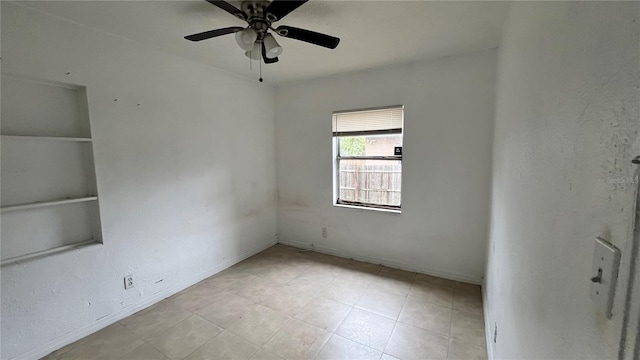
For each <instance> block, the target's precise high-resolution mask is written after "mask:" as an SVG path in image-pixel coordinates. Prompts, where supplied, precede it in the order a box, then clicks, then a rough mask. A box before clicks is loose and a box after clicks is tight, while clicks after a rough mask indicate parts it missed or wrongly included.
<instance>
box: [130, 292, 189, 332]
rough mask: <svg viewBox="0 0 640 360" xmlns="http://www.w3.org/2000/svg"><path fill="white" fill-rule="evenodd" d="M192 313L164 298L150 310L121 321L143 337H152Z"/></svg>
mask: <svg viewBox="0 0 640 360" xmlns="http://www.w3.org/2000/svg"><path fill="white" fill-rule="evenodd" d="M189 316H191V313H190V312H189V311H187V310H185V309H183V308H181V307H180V306H178V305H176V304H175V303H173V302H172V301H170V300H164V301H161V302H160V303H158V304H156V305H154V306H152V307H151V308H149V309H148V311H143V312H139V313H137V314H135V315H132V316H130V317H128V318H126V319H124V320H122V321H120V323H121V324H122V325H124V326H125V327H126V328H127V329H129V330H131V331H133V332H134V333H136V334H137V335H139V336H141V337H142V338H143V339H150V338H152V337H154V336H156V335H158V334H160V333H161V332H163V331H165V330H167V329H169V328H170V327H172V326H174V325H175V324H177V323H179V322H180V321H182V320H184V319H186V318H188V317H189Z"/></svg>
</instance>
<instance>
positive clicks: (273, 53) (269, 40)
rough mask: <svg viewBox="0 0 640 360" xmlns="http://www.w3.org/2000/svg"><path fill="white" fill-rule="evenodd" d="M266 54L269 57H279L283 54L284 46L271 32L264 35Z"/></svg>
mask: <svg viewBox="0 0 640 360" xmlns="http://www.w3.org/2000/svg"><path fill="white" fill-rule="evenodd" d="M264 47H265V56H266V57H268V58H269V59H273V58H277V57H278V56H280V54H282V46H280V44H278V42H277V41H276V38H274V37H273V35H271V34H267V35H265V36H264Z"/></svg>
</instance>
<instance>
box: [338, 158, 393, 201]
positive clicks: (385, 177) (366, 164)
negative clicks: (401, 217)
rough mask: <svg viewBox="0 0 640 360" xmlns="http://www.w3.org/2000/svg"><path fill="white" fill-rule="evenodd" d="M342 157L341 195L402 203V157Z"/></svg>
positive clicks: (347, 199)
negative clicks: (394, 158) (372, 158)
mask: <svg viewBox="0 0 640 360" xmlns="http://www.w3.org/2000/svg"><path fill="white" fill-rule="evenodd" d="M373 162H374V163H372V161H370V160H341V161H340V175H339V176H340V199H341V200H346V201H357V202H365V203H371V204H381V205H400V190H401V185H402V163H401V162H400V161H397V160H396V161H379V160H376V161H373Z"/></svg>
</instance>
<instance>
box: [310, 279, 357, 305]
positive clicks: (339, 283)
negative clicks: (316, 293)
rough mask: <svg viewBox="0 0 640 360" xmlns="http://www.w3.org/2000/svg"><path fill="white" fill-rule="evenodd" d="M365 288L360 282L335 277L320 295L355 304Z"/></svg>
mask: <svg viewBox="0 0 640 360" xmlns="http://www.w3.org/2000/svg"><path fill="white" fill-rule="evenodd" d="M365 290H366V286H362V285H360V284H358V283H354V282H352V281H345V280H340V279H334V280H333V281H332V282H331V283H330V284H329V285H328V286H327V288H326V289H325V290H324V291H322V292H320V295H322V296H324V297H326V298H329V299H332V300H335V301H338V302H341V303H343V304H347V305H353V304H355V303H356V302H357V301H358V299H360V296H362V294H363V293H364V291H365Z"/></svg>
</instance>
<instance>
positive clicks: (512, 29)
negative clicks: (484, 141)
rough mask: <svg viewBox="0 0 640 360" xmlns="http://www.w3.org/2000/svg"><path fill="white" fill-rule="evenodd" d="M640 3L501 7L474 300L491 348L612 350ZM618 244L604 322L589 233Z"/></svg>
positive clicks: (569, 352) (605, 353) (571, 354)
mask: <svg viewBox="0 0 640 360" xmlns="http://www.w3.org/2000/svg"><path fill="white" fill-rule="evenodd" d="M639 15H640V3H638V2H626V3H624V2H614V3H576V2H524V3H518V2H517V3H514V4H512V6H511V9H510V14H509V17H508V20H507V22H506V24H505V29H504V34H503V39H502V44H501V46H500V51H499V55H498V77H497V78H498V79H497V106H496V125H495V147H494V158H493V162H494V170H493V196H492V212H491V235H490V242H489V247H488V249H489V254H488V267H487V280H486V284H487V286H486V289H485V307H486V310H487V312H486V314H485V316H486V319H487V321H486V322H487V328H488V331H487V334H492V333H493V327H494V325H495V324H496V323H497V327H498V336H497V343H496V344H493V342H490V343H489V344H490V346H489V351H490V352H493V357H494V358H496V359H513V358H531V359H532V358H535V359H545V358H553V359H570V358H571V359H587V358H592V359H612V358H617V356H618V353H617V349H618V340H619V338H620V330H621V323H622V309H623V307H622V305H623V298H624V295H625V290H626V279H627V277H628V266H629V250H630V248H631V246H630V245H631V239H632V223H633V214H634V198H635V191H636V190H635V188H636V186H637V185H636V184H635V180H633V179H632V174H633V171H634V167H633V165H631V162H630V161H631V158H632V156H633V155H638V154H639V153H640V140H639V138H638V134H639V132H640V121H638V119H639V117H640V107H639V100H640V90H639V88H638V84H639V83H640V66H639V64H640V51H639V46H640V16H639ZM596 236H602V237H604V238H606V239H608V240H610V241H611V242H613V243H614V244H615V245H616V246H617V247H619V248H620V249H621V251H622V255H623V263H622V267H621V276H620V279H619V282H618V291H617V296H616V302H615V306H614V310H613V320H612V321H608V320H607V319H606V318H605V317H604V315H603V314H602V313H601V312H600V311H598V309H597V308H596V306H595V305H594V304H593V303H592V302H591V300H590V299H589V284H590V281H589V278H590V277H591V276H593V274H591V273H590V271H591V260H592V256H593V249H594V238H595V237H596Z"/></svg>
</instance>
